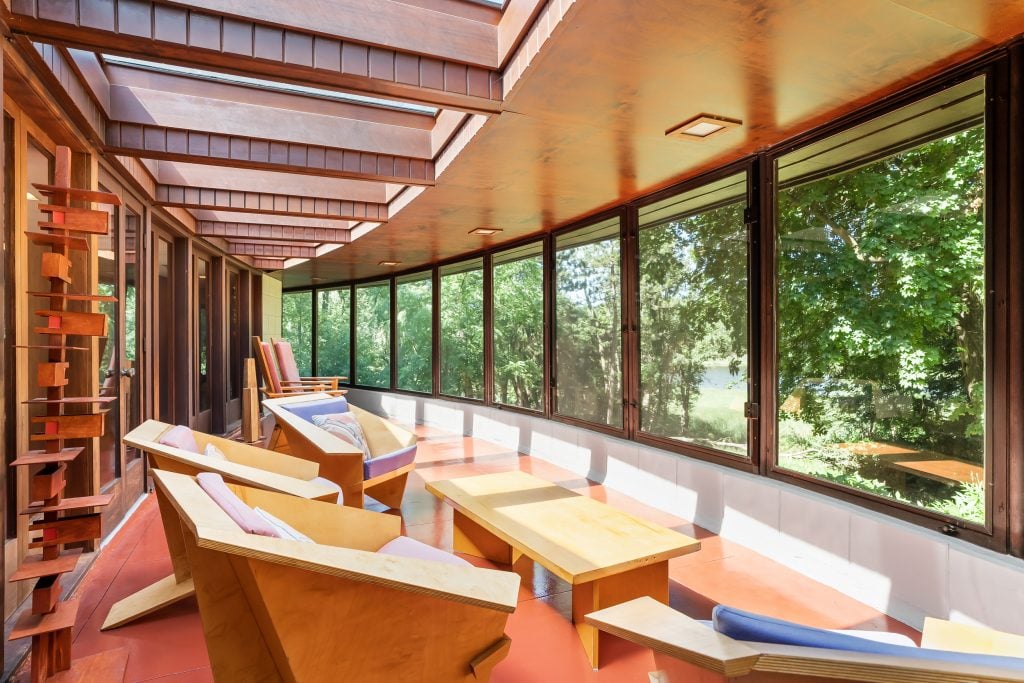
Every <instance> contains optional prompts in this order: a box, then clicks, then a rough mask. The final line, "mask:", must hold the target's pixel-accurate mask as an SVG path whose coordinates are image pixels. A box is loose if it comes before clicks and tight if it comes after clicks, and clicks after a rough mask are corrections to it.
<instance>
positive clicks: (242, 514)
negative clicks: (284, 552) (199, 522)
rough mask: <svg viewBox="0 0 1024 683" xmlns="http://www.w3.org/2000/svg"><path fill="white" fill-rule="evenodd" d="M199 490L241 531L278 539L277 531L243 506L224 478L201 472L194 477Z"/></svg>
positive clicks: (212, 473) (250, 509)
mask: <svg viewBox="0 0 1024 683" xmlns="http://www.w3.org/2000/svg"><path fill="white" fill-rule="evenodd" d="M196 481H198V482H199V486H200V488H202V489H203V490H204V491H206V494H207V495H208V496H210V498H212V499H213V502H215V503H216V504H217V505H219V506H220V509H221V510H223V511H224V512H226V513H227V515H228V517H230V518H231V519H232V521H233V522H234V523H235V524H237V525H238V526H239V527H240V528H241V529H242V531H244V532H245V533H247V534H255V535H256V536H269V537H270V538H280V537H281V536H280V534H279V533H278V531H277V530H276V529H275V528H274V527H273V526H272V525H271V524H269V523H268V522H267V521H266V520H265V519H263V518H262V517H260V516H259V515H258V514H256V511H255V510H253V509H252V508H251V507H249V506H248V505H246V504H245V502H243V501H242V499H241V498H239V497H238V496H236V495H235V492H234V491H232V490H231V489H229V488H228V485H227V484H225V483H224V477H222V476H220V475H219V474H216V473H214V472H201V473H200V474H198V475H197V476H196Z"/></svg>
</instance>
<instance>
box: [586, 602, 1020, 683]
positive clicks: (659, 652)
mask: <svg viewBox="0 0 1024 683" xmlns="http://www.w3.org/2000/svg"><path fill="white" fill-rule="evenodd" d="M733 612H735V613H738V614H739V617H738V618H737V617H736V616H732V617H730V619H732V620H733V624H734V625H727V626H726V627H725V628H724V629H723V628H722V626H720V625H719V624H718V623H717V620H718V618H719V615H718V613H716V626H715V627H714V628H712V627H710V626H709V625H707V624H705V623H702V622H699V621H696V620H694V619H691V618H690V617H688V616H686V615H685V614H682V613H680V612H677V611H675V610H674V609H672V608H671V607H669V606H667V605H664V604H662V603H660V602H658V601H657V600H653V599H651V598H639V599H636V600H632V601H630V602H624V603H622V604H619V605H616V606H614V607H609V608H607V609H603V610H600V611H598V612H593V613H591V614H588V615H586V617H585V618H586V621H587V623H589V624H591V625H592V626H595V627H597V628H598V629H600V630H601V631H604V632H606V633H610V634H613V635H615V636H618V637H620V638H624V639H626V640H629V641H631V642H634V643H637V644H639V645H643V646H646V647H649V648H652V649H653V650H654V661H655V665H656V666H658V667H659V668H661V669H663V671H662V674H663V675H662V677H661V680H662V681H665V682H666V683H677V681H686V682H687V683H689V682H691V681H694V682H696V681H699V682H700V683H715V682H719V681H735V682H737V683H785V682H787V681H792V683H826V682H827V683H836V682H838V681H857V682H861V681H871V682H873V683H904V682H905V681H914V682H915V683H951V682H960V683H967V682H968V681H970V682H971V683H997V682H998V683H1007V682H1009V681H1024V659H1022V658H1021V657H1024V649H1021V643H1020V640H1015V637H1014V636H1011V635H1010V634H999V636H1001V637H1000V638H983V637H979V636H978V634H977V633H972V634H968V635H966V636H965V635H964V633H963V630H962V628H961V627H959V626H958V625H952V628H954V629H955V630H956V631H957V635H956V636H955V637H951V636H950V628H951V626H950V625H949V622H938V621H937V620H936V621H935V622H933V623H932V624H931V625H929V624H928V623H926V624H925V632H924V636H923V638H922V647H921V648H917V647H915V646H914V645H913V644H912V643H913V641H911V643H910V644H909V645H899V644H893V643H891V642H885V641H881V642H880V641H879V639H878V636H875V637H874V638H872V639H867V638H858V637H855V636H851V635H849V634H848V632H847V633H843V632H840V633H836V632H830V631H822V630H820V629H809V628H807V627H804V626H800V625H797V624H789V623H788V622H781V621H779V620H774V619H769V618H767V617H760V616H758V615H749V614H745V613H742V612H739V611H738V610H733ZM751 617H753V618H751ZM744 622H747V623H744ZM737 625H738V626H737ZM791 628H792V629H795V631H793V632H792V633H787V631H788V630H789V629H791ZM966 628H968V629H975V630H976V627H966ZM737 629H743V630H745V631H746V633H748V634H749V635H751V636H753V637H756V638H758V640H757V641H753V640H747V639H743V640H739V639H735V638H732V637H730V636H729V635H726V634H725V633H723V632H720V631H722V630H725V631H727V632H733V633H736V630H737ZM930 629H938V631H941V633H937V634H936V635H934V636H930V634H929V630H930ZM982 630H984V631H987V629H982ZM989 633H990V634H991V633H996V632H989ZM755 634H756V635H755ZM794 635H795V636H796V637H793V636H794ZM885 635H891V634H885ZM1007 636H1009V639H1010V641H1012V642H1015V643H1016V644H1015V646H1011V647H1010V648H1009V649H1007V648H1005V647H991V646H992V645H993V644H995V645H997V646H1006V645H1007V643H1008V641H1007V638H1006V637H1007ZM850 638H852V639H853V640H854V641H863V642H862V643H855V642H851V641H850V640H849V639H850ZM1016 638H1019V637H1016ZM762 641H769V642H762ZM783 642H788V643H793V642H803V643H804V644H802V645H794V644H779V643H783ZM979 642H981V643H984V644H985V648H979V647H978V643H979ZM808 643H820V644H821V645H823V646H809V645H808ZM963 643H967V646H964V645H963ZM950 645H951V647H948V646H950ZM931 648H935V649H931ZM939 648H944V649H939ZM979 653H981V654H979ZM1007 654H1015V656H1006V655H1007Z"/></svg>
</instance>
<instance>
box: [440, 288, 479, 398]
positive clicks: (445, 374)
mask: <svg viewBox="0 0 1024 683" xmlns="http://www.w3.org/2000/svg"><path fill="white" fill-rule="evenodd" d="M441 393H442V394H447V395H449V396H462V397H464V398H483V397H484V271H483V269H481V268H475V269H473V270H467V271H463V272H459V273H451V274H448V275H442V277H441Z"/></svg>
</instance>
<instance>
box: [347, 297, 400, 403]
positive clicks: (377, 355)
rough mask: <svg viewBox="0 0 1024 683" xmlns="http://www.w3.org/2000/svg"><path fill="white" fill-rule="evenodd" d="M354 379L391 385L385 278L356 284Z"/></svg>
mask: <svg viewBox="0 0 1024 683" xmlns="http://www.w3.org/2000/svg"><path fill="white" fill-rule="evenodd" d="M355 381H356V383H357V384H362V385H364V386H370V387H385V388H386V387H390V386H391V288H390V286H389V285H388V283H386V282H385V283H382V284H373V285H363V286H360V287H356V376H355Z"/></svg>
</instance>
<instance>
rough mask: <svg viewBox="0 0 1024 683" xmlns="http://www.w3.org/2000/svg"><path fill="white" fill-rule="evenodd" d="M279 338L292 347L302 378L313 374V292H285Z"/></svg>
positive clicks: (282, 300) (282, 297) (282, 298)
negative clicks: (282, 338)
mask: <svg viewBox="0 0 1024 683" xmlns="http://www.w3.org/2000/svg"><path fill="white" fill-rule="evenodd" d="M281 336H282V337H284V339H285V341H287V342H288V343H290V344H291V345H292V353H293V354H295V364H296V365H297V366H298V367H299V374H300V375H301V376H302V377H309V376H311V375H312V374H313V292H311V291H309V290H306V291H302V292H285V293H284V294H283V295H282V296H281Z"/></svg>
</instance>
